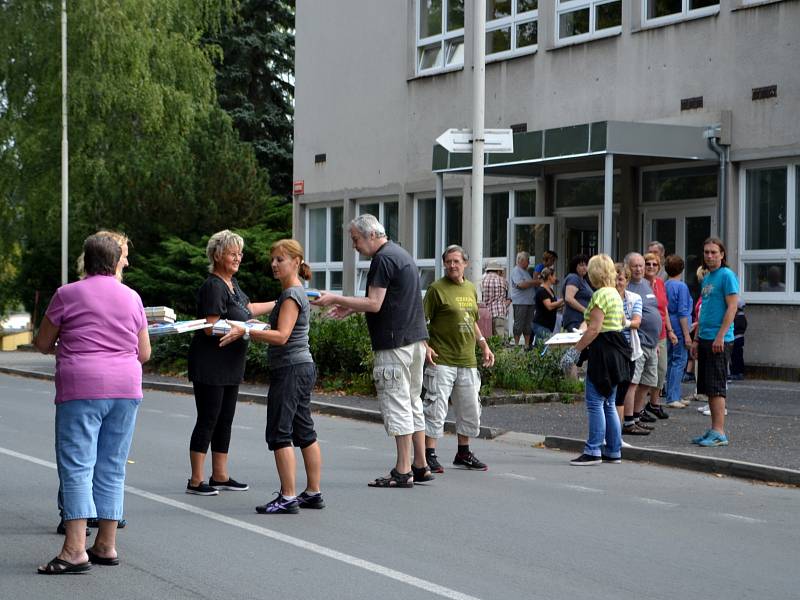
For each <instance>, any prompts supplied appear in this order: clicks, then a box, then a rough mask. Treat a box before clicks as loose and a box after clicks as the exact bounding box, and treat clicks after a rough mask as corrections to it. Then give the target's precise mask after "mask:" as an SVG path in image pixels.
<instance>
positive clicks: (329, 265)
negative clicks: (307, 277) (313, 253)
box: [304, 201, 345, 293]
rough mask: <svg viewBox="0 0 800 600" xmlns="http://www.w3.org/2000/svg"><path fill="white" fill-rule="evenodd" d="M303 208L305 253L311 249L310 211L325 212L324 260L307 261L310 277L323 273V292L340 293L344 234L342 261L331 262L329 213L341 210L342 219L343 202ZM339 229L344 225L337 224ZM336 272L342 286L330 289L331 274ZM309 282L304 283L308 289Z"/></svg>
mask: <svg viewBox="0 0 800 600" xmlns="http://www.w3.org/2000/svg"><path fill="white" fill-rule="evenodd" d="M304 208H305V211H304V212H305V228H306V233H305V248H306V251H307V250H308V249H309V248H310V247H311V245H310V243H309V242H310V235H311V227H310V222H311V211H312V210H322V209H324V210H325V260H324V261H315V262H311V260H309V261H308V266H309V267H311V273H312V276H313V274H314V273H319V272H322V271H324V272H325V288H324V289H325V290H328V291H333V292H340V293H341V292H342V291H343V288H344V243H345V241H344V234H342V260H339V261H335V260H331V243H332V241H333V227H334V224H333V219H332V218H331V211H332V209H336V208H338V209H341V210H342V217H343V218H344V201H339V202H331V203H324V204H306V205H305V206H304ZM339 227H344V223H339ZM336 271H338V272H339V273H341V274H342V285H341V286H339V287H336V288H334V287H332V286H331V280H332V276H331V274H332V273H333V272H336ZM309 283H310V282H306V286H305V287H308V285H309Z"/></svg>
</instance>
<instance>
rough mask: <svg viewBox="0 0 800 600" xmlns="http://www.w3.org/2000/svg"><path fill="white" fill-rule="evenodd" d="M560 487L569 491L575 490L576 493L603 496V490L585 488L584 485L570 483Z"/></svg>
mask: <svg viewBox="0 0 800 600" xmlns="http://www.w3.org/2000/svg"><path fill="white" fill-rule="evenodd" d="M561 487H565V488H567V489H569V490H576V491H578V492H592V493H594V494H603V493H605V490H598V489H597V488H592V487H586V486H585V485H574V484H571V483H562V484H561Z"/></svg>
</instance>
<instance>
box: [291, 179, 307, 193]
mask: <svg viewBox="0 0 800 600" xmlns="http://www.w3.org/2000/svg"><path fill="white" fill-rule="evenodd" d="M292 193H293V194H294V195H295V196H302V195H303V194H305V181H304V180H302V179H298V180H297V181H295V182H294V183H293V184H292Z"/></svg>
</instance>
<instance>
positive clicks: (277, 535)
mask: <svg viewBox="0 0 800 600" xmlns="http://www.w3.org/2000/svg"><path fill="white" fill-rule="evenodd" d="M0 454H5V455H7V456H11V457H13V458H19V459H20V460H25V461H28V462H31V463H33V464H36V465H40V466H42V467H47V468H49V469H55V468H56V465H55V463H52V462H50V461H46V460H42V459H40V458H36V457H35V456H29V455H27V454H21V453H19V452H15V451H14V450H9V449H7V448H2V447H0ZM125 491H126V492H128V493H129V494H133V495H135V496H139V497H140V498H145V499H146V500H152V501H153V502H158V503H160V504H165V505H166V506H171V507H172V508H177V509H179V510H183V511H186V512H189V513H192V514H195V515H198V516H201V517H205V518H207V519H211V520H212V521H217V522H219V523H224V524H225V525H231V526H233V527H238V528H239V529H243V530H245V531H249V532H251V533H255V534H258V535H262V536H264V537H266V538H270V539H273V540H275V541H278V542H283V543H284V544H289V545H290V546H294V547H296V548H300V549H301V550H307V551H309V552H313V553H315V554H319V555H320V556H324V557H326V558H331V559H333V560H338V561H339V562H342V563H345V564H347V565H350V566H353V567H357V568H359V569H364V570H365V571H369V572H370V573H374V574H376V575H383V576H384V577H387V578H389V579H394V580H395V581H399V582H400V583H405V584H407V585H410V586H413V587H416V588H419V589H421V590H423V591H425V592H429V593H431V594H436V595H437V596H441V597H443V598H450V599H451V600H480V599H479V598H477V597H476V596H470V595H469V594H464V593H462V592H459V591H457V590H453V589H450V588H448V587H444V586H442V585H439V584H436V583H433V582H432V581H427V580H425V579H420V578H419V577H414V576H413V575H408V574H407V573H403V572H402V571H397V570H395V569H390V568H389V567H384V566H383V565H379V564H377V563H374V562H371V561H368V560H364V559H363V558H358V557H357V556H353V555H351V554H345V553H344V552H339V551H338V550H334V549H332V548H328V547H326V546H321V545H319V544H315V543H314V542H308V541H306V540H303V539H300V538H296V537H293V536H291V535H286V534H285V533H281V532H279V531H273V530H272V529H268V528H266V527H261V526H259V525H253V524H252V523H248V522H246V521H240V520H239V519H234V518H232V517H226V516H225V515H221V514H219V513H215V512H213V511H210V510H206V509H204V508H199V507H197V506H192V505H191V504H186V503H185V502H180V501H178V500H173V499H172V498H167V497H165V496H159V495H158V494H153V493H151V492H148V491H146V490H142V489H139V488H136V487H133V486H130V485H126V486H125Z"/></svg>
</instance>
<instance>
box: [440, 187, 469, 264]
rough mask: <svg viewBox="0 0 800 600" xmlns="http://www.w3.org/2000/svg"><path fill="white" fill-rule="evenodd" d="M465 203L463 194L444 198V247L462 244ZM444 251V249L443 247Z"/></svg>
mask: <svg viewBox="0 0 800 600" xmlns="http://www.w3.org/2000/svg"><path fill="white" fill-rule="evenodd" d="M463 213H464V204H463V202H462V201H461V196H448V197H446V198H445V199H444V247H445V248H447V246H450V245H452V244H458V245H459V246H460V245H461V244H462V240H463V235H462V229H463V227H462V223H463ZM442 252H444V249H442Z"/></svg>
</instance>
